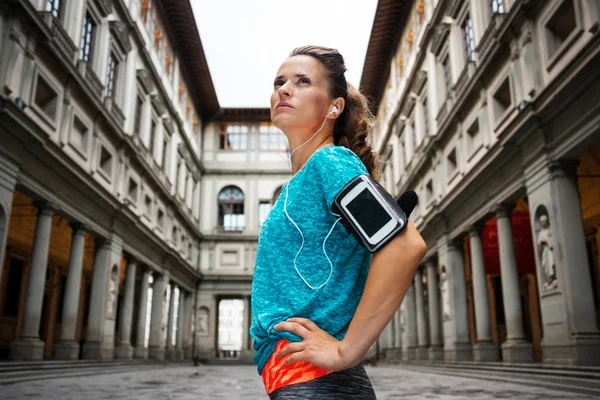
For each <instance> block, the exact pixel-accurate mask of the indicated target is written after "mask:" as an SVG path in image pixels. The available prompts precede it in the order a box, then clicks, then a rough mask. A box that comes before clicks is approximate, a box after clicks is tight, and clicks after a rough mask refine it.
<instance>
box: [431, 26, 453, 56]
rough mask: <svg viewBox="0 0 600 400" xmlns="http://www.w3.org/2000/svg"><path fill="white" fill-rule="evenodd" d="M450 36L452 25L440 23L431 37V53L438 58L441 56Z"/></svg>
mask: <svg viewBox="0 0 600 400" xmlns="http://www.w3.org/2000/svg"><path fill="white" fill-rule="evenodd" d="M449 34H450V24H448V23H440V24H438V25H436V27H435V28H434V30H433V35H432V36H431V51H432V52H433V54H435V55H436V56H439V55H440V52H441V51H442V47H444V43H445V41H446V38H447V37H448V35H449Z"/></svg>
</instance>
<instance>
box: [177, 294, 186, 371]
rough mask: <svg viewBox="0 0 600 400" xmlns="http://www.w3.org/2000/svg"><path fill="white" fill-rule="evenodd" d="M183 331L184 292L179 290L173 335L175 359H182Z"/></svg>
mask: <svg viewBox="0 0 600 400" xmlns="http://www.w3.org/2000/svg"><path fill="white" fill-rule="evenodd" d="M184 329H185V292H184V291H183V290H182V289H181V288H179V306H178V307H177V333H176V335H175V359H176V360H182V359H183V331H184Z"/></svg>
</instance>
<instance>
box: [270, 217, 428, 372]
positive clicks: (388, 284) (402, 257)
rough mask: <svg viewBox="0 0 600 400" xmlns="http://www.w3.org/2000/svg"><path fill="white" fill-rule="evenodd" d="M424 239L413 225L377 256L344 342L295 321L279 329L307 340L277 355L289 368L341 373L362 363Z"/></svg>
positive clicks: (407, 283)
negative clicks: (303, 365)
mask: <svg viewBox="0 0 600 400" xmlns="http://www.w3.org/2000/svg"><path fill="white" fill-rule="evenodd" d="M425 251H426V245H425V241H424V240H423V238H422V237H421V235H420V234H419V232H418V231H417V229H416V228H415V227H414V225H413V224H412V222H410V221H409V223H408V224H407V226H406V229H404V231H402V232H401V233H400V234H399V235H398V236H396V237H395V238H394V239H393V240H392V241H391V242H390V243H388V244H387V245H386V246H385V247H384V248H383V249H381V250H379V251H378V252H377V253H375V254H374V255H373V259H372V261H371V267H370V270H369V275H368V277H367V282H366V284H365V289H364V292H363V295H362V297H361V299H360V303H359V304H358V308H357V309H356V312H355V313H354V317H353V318H352V321H351V322H350V326H349V327H348V331H347V333H346V336H345V337H344V339H343V340H341V341H339V340H337V339H335V338H334V337H333V336H331V335H329V334H328V333H327V332H325V331H323V330H322V329H320V328H319V327H318V326H317V325H316V324H315V323H314V322H312V321H310V320H309V319H306V318H290V319H289V320H287V321H285V322H282V323H280V324H278V325H276V326H275V329H278V330H285V331H290V332H293V333H295V334H297V335H298V336H300V337H301V338H302V339H303V340H302V342H298V343H290V344H289V345H287V346H286V347H285V348H284V349H282V350H281V351H280V352H279V353H278V354H277V356H278V357H283V356H286V355H288V354H289V357H288V358H287V359H286V364H291V363H293V362H296V361H308V362H311V363H313V364H315V365H317V366H319V367H321V368H325V369H329V370H333V371H339V370H342V369H346V368H350V367H353V366H354V365H356V364H358V363H359V362H360V361H361V360H362V359H363V357H364V355H365V354H366V353H367V351H368V350H369V348H370V347H371V346H372V345H373V343H374V342H375V340H377V338H378V337H379V335H380V334H381V332H382V331H383V329H384V328H385V327H386V325H387V324H388V323H389V322H390V320H391V319H392V316H393V315H394V313H395V312H396V311H397V310H398V307H400V304H401V303H402V299H403V298H404V295H405V294H406V292H407V291H408V288H409V287H410V284H411V282H412V280H413V277H414V274H415V271H416V270H417V267H418V266H419V264H420V262H421V260H422V259H423V257H424V256H425Z"/></svg>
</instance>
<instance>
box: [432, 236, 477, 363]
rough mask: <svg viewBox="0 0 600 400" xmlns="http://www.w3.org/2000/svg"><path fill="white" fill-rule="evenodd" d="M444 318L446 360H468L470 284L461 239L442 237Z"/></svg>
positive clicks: (441, 262)
mask: <svg viewBox="0 0 600 400" xmlns="http://www.w3.org/2000/svg"><path fill="white" fill-rule="evenodd" d="M438 248H439V251H438V258H439V263H440V283H441V284H440V287H441V292H442V318H443V321H444V325H443V326H444V328H443V332H444V361H449V362H455V361H469V360H472V358H473V353H472V349H471V343H470V341H469V320H468V316H467V288H466V286H467V285H466V283H465V264H464V260H463V252H462V241H460V240H454V241H452V240H448V239H447V238H445V237H443V238H441V239H440V240H439V242H438Z"/></svg>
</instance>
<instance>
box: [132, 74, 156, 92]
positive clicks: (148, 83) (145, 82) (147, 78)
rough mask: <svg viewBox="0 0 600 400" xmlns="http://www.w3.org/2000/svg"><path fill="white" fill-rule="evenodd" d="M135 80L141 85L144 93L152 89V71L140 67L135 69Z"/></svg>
mask: <svg viewBox="0 0 600 400" xmlns="http://www.w3.org/2000/svg"><path fill="white" fill-rule="evenodd" d="M136 77H137V80H138V81H139V82H140V84H141V85H142V88H144V90H145V91H146V93H151V92H152V91H153V90H154V83H153V81H152V72H150V70H149V69H146V68H140V69H138V70H137V71H136Z"/></svg>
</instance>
